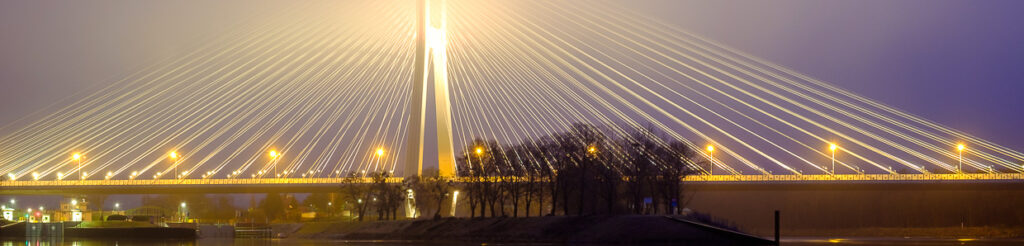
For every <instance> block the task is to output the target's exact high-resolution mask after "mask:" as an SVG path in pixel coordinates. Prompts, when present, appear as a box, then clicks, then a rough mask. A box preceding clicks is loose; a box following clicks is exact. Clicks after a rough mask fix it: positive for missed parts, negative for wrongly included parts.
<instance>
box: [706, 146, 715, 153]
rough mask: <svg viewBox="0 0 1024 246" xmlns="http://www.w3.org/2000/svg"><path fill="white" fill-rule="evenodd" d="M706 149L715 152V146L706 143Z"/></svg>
mask: <svg viewBox="0 0 1024 246" xmlns="http://www.w3.org/2000/svg"><path fill="white" fill-rule="evenodd" d="M706 149H707V150H708V152H715V146H711V145H708V147H707V148H706Z"/></svg>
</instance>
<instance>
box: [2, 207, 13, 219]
mask: <svg viewBox="0 0 1024 246" xmlns="http://www.w3.org/2000/svg"><path fill="white" fill-rule="evenodd" d="M4 220H6V221H14V209H12V208H6V207H5V208H4Z"/></svg>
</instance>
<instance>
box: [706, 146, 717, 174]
mask: <svg viewBox="0 0 1024 246" xmlns="http://www.w3.org/2000/svg"><path fill="white" fill-rule="evenodd" d="M707 150H708V160H710V161H711V168H709V169H708V175H714V174H715V146H712V145H710V144H709V145H708V147H707Z"/></svg>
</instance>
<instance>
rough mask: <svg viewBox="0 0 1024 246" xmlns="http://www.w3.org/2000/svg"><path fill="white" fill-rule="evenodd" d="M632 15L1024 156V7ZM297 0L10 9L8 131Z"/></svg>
mask: <svg viewBox="0 0 1024 246" xmlns="http://www.w3.org/2000/svg"><path fill="white" fill-rule="evenodd" d="M624 3H625V4H626V5H632V6H634V9H635V10H637V11H639V12H641V13H647V14H650V15H651V17H653V18H656V19H660V20H663V21H665V22H669V23H672V24H674V25H678V26H680V27H683V28H684V29H688V30H690V31H692V32H694V33H696V34H700V35H703V36H705V37H707V38H710V39H713V40H717V41H719V42H722V43H724V44H727V45H730V46H733V47H735V48H738V49H740V50H744V51H747V52H749V53H752V54H754V55H756V56H760V57H762V58H765V59H767V60H769V61H773V62H775V63H778V64H781V65H784V66H788V67H790V68H793V69H795V70H797V71H800V72H803V73H805V74H808V75H811V76H812V77H815V78H818V79H821V80H824V81H828V82H831V83H834V84H836V85H839V86H841V87H843V88H846V89H849V90H852V91H854V92H857V93H859V94H861V95H865V96H867V97H869V98H874V99H878V100H880V101H882V102H885V103H887V104H889V105H893V106H895V107H897V108H901V109H904V110H906V111H909V112H911V113H914V114H917V115H920V116H923V117H924V118H927V119H931V120H934V121H937V122H940V123H942V124H945V125H948V126H952V127H954V128H957V129H961V130H964V131H967V132H969V133H972V134H975V135H977V136H981V137H983V138H986V139H989V140H993V141H995V142H997V143H1000V144H1003V145H1006V146H1009V147H1011V148H1014V149H1017V150H1022V149H1024V132H1022V131H1019V129H1017V127H1018V126H1019V125H1022V124H1024V114H1022V110H1020V108H1024V99H1022V97H1021V96H1020V94H1021V92H1024V83H1021V79H1022V78H1024V70H1022V69H1021V67H1022V66H1021V65H1024V47H1022V46H1021V38H1022V37H1024V27H1021V26H1020V23H1024V16H1021V15H1020V14H1019V10H1020V9H1022V7H1024V2H1021V1H1012V0H1005V1H996V0H990V1H963V0H902V1H886V0H866V1H840V0H776V1H718V0H630V1H628V2H624ZM283 4H288V2H287V1H251V0H246V1H241V0H226V1H206V0H202V1H200V0H185V1H134V0H89V1H70V0H43V1H2V2H0V59H2V60H0V86H2V88H3V89H2V90H0V105H2V106H0V124H6V123H8V122H11V121H13V120H15V119H17V118H19V117H21V116H24V115H26V114H29V113H31V112H35V111H38V110H41V109H43V108H44V107H45V106H46V105H48V104H49V103H51V102H53V101H54V100H57V99H59V98H65V97H73V96H74V93H76V92H80V91H87V90H89V89H90V88H95V86H98V85H103V84H106V83H111V82H113V81H114V80H116V79H118V78H120V77H122V76H123V74H125V73H128V72H133V71H135V70H137V69H138V66H141V65H145V64H148V63H147V62H152V61H154V60H156V59H160V58H166V57H170V56H173V55H175V54H176V53H178V52H182V51H184V50H187V49H188V48H189V47H191V46H193V45H195V44H197V43H198V42H199V41H200V40H202V38H204V37H211V36H214V35H216V34H217V33H218V32H223V31H225V30H227V29H229V28H230V27H231V26H233V25H236V24H237V23H240V22H243V21H245V20H247V19H251V18H258V17H259V16H260V15H261V14H263V13H265V12H266V11H272V10H274V9H275V8H277V7H280V6H281V5H283Z"/></svg>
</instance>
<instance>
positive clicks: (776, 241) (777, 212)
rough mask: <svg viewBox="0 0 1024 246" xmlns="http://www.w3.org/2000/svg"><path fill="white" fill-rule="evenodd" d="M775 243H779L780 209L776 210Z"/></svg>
mask: <svg viewBox="0 0 1024 246" xmlns="http://www.w3.org/2000/svg"><path fill="white" fill-rule="evenodd" d="M775 245H780V244H779V210H775Z"/></svg>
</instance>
